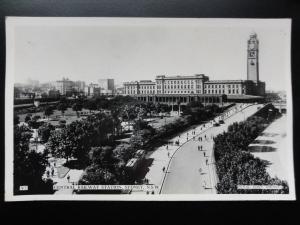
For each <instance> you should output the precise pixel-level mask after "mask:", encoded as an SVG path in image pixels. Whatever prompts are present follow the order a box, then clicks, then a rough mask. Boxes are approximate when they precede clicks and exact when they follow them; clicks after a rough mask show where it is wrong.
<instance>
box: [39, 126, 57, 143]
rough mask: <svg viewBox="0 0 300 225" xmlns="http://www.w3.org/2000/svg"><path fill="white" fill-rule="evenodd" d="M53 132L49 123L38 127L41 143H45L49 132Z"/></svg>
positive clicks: (53, 128) (52, 127)
mask: <svg viewBox="0 0 300 225" xmlns="http://www.w3.org/2000/svg"><path fill="white" fill-rule="evenodd" d="M53 130H55V127H54V126H53V125H52V124H50V123H48V124H44V125H42V126H41V127H39V129H38V134H39V136H40V137H41V141H42V142H43V143H46V142H47V141H48V139H49V137H50V134H51V131H53Z"/></svg>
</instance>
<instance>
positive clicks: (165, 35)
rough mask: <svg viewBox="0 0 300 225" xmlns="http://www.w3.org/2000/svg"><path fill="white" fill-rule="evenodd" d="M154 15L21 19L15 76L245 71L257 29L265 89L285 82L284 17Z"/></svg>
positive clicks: (233, 75)
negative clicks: (146, 17)
mask: <svg viewBox="0 0 300 225" xmlns="http://www.w3.org/2000/svg"><path fill="white" fill-rule="evenodd" d="M106 20H107V19H106ZM56 21H58V20H57V19H56ZM76 21H77V22H78V21H79V23H76ZM118 21H119V22H118ZM121 21H122V22H121ZM147 21H148V22H147ZM154 21H155V22H153V21H151V20H150V22H149V20H146V21H145V22H141V20H134V19H126V20H124V19H123V20H118V19H115V20H114V22H113V23H112V24H109V23H107V21H103V20H101V19H96V22H95V20H93V21H92V22H91V21H90V20H88V19H85V20H82V19H81V20H80V19H77V20H75V22H72V23H70V20H68V22H67V23H64V20H62V21H58V22H59V23H58V25H55V23H54V22H53V21H51V23H49V21H47V20H46V21H44V20H42V22H39V23H37V24H32V25H26V24H28V23H24V24H21V25H18V26H16V27H15V40H14V43H15V48H14V54H15V61H14V68H15V82H26V80H27V79H28V78H30V79H33V80H39V81H40V82H47V81H54V80H59V79H61V78H62V77H68V78H69V79H71V80H83V81H85V82H87V83H90V82H96V81H97V80H98V79H100V78H114V79H115V82H116V83H122V82H124V81H132V80H142V79H148V80H149V79H151V80H154V79H155V76H156V75H160V74H165V75H168V76H169V75H193V74H199V73H204V74H205V75H208V76H209V78H210V79H211V80H220V79H247V64H246V63H247V60H246V59H247V40H248V38H249V35H250V34H251V33H252V32H256V33H257V36H258V39H259V42H260V46H259V50H260V52H259V63H260V64H259V66H260V67H259V72H260V80H262V81H265V82H266V87H267V89H272V90H281V89H283V87H284V84H285V79H284V78H285V77H286V76H288V75H289V74H288V72H287V71H289V67H290V64H289V60H288V59H289V55H288V54H289V52H288V51H287V49H288V47H289V44H290V43H289V41H290V40H289V33H288V29H286V27H287V26H286V23H277V24H278V25H274V22H273V23H271V22H270V21H266V22H257V20H255V22H250V23H249V22H248V21H249V20H248V21H246V20H243V21H234V22H233V23H231V22H227V23H226V24H225V25H224V24H222V23H220V20H217V23H215V22H210V21H209V22H208V23H206V22H205V23H204V22H203V21H201V20H190V21H189V20H183V21H184V22H182V23H181V22H180V21H179V20H168V22H164V21H163V20H159V21H158V22H157V21H156V20H154ZM230 21H232V20H230Z"/></svg>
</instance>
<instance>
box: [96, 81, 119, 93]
mask: <svg viewBox="0 0 300 225" xmlns="http://www.w3.org/2000/svg"><path fill="white" fill-rule="evenodd" d="M98 84H99V88H100V90H101V94H107V95H111V94H114V92H115V81H114V79H99V80H98Z"/></svg>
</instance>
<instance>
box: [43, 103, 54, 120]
mask: <svg viewBox="0 0 300 225" xmlns="http://www.w3.org/2000/svg"><path fill="white" fill-rule="evenodd" d="M44 114H45V116H47V117H48V119H49V116H50V115H52V114H53V108H52V107H51V106H46V108H45V111H44Z"/></svg>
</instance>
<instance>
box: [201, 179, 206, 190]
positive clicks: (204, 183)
mask: <svg viewBox="0 0 300 225" xmlns="http://www.w3.org/2000/svg"><path fill="white" fill-rule="evenodd" d="M202 186H203V188H204V189H206V182H205V180H204V181H203V182H202Z"/></svg>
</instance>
